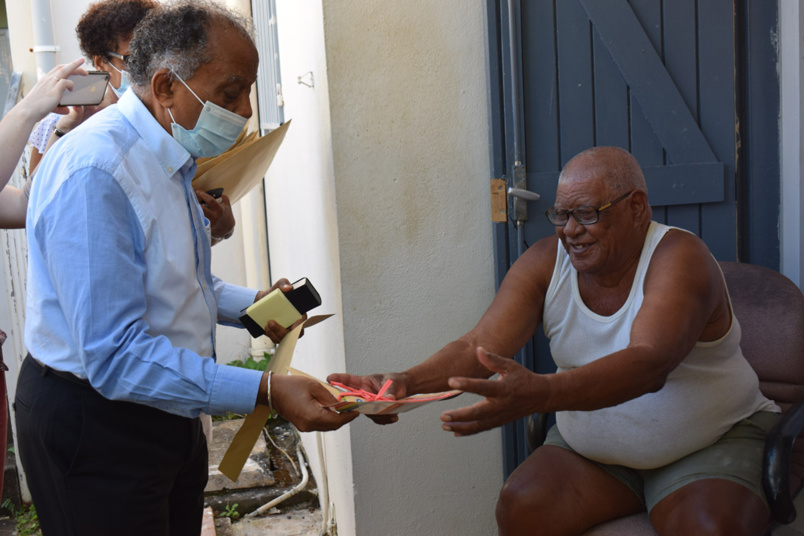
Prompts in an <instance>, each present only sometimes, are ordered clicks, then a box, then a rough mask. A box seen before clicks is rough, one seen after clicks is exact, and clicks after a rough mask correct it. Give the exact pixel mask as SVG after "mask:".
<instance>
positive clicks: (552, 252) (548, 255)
mask: <svg viewBox="0 0 804 536" xmlns="http://www.w3.org/2000/svg"><path fill="white" fill-rule="evenodd" d="M559 247H561V246H560V244H559V242H558V237H557V236H555V235H553V236H548V237H545V238H542V239H541V240H539V241H538V242H536V243H535V244H533V245H532V246H530V247H529V248H528V249H527V251H525V253H523V254H522V256H521V257H520V258H519V259H517V261H516V262H515V263H514V264H513V266H511V270H509V272H508V275H507V276H506V278H505V279H506V280H508V279H509V278H511V279H512V280H515V281H516V283H517V285H518V286H519V287H520V288H523V287H525V288H534V289H539V290H540V291H541V292H542V293H544V292H546V291H547V287H548V286H549V285H550V279H551V278H552V276H553V269H554V267H555V263H556V249H557V248H559Z"/></svg>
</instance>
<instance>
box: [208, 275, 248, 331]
mask: <svg viewBox="0 0 804 536" xmlns="http://www.w3.org/2000/svg"><path fill="white" fill-rule="evenodd" d="M212 282H213V284H214V285H215V297H216V299H217V302H218V322H219V323H221V324H225V325H231V326H236V327H243V325H242V324H241V323H240V315H241V314H242V311H243V309H245V308H246V307H248V306H249V305H251V304H252V303H254V298H256V297H257V291H256V290H254V289H250V288H247V287H241V286H238V285H232V284H230V283H224V282H223V281H221V280H220V279H218V278H217V277H215V276H212Z"/></svg>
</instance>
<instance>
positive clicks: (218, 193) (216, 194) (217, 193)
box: [201, 188, 223, 206]
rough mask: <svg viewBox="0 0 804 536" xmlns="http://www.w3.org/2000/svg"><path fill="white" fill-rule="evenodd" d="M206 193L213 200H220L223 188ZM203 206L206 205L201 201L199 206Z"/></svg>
mask: <svg viewBox="0 0 804 536" xmlns="http://www.w3.org/2000/svg"><path fill="white" fill-rule="evenodd" d="M206 193H207V195H210V196H212V198H213V199H220V198H221V196H222V195H223V188H213V189H211V190H207V192H206ZM218 203H220V201H218ZM205 205H206V203H205V202H204V201H201V206H205Z"/></svg>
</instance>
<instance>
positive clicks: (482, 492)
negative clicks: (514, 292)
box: [266, 0, 502, 536]
mask: <svg viewBox="0 0 804 536" xmlns="http://www.w3.org/2000/svg"><path fill="white" fill-rule="evenodd" d="M277 20H278V25H279V37H280V43H279V50H280V57H281V66H282V80H283V86H284V87H283V91H284V98H285V103H286V111H285V113H286V118H289V119H292V124H291V127H290V130H289V132H288V136H287V138H286V140H285V142H284V144H283V147H282V149H281V150H280V154H279V155H278V156H277V160H276V161H275V162H274V164H273V165H272V167H271V170H270V172H269V176H268V177H267V181H266V202H267V206H268V209H267V212H268V229H269V247H270V254H271V268H272V274H273V276H274V277H279V276H287V277H299V276H308V277H310V278H311V280H312V281H313V282H314V283H315V285H316V286H318V287H321V291H322V295H323V299H324V306H323V307H322V310H324V311H327V312H336V313H338V316H336V317H335V318H334V319H332V320H329V321H327V323H325V324H323V325H321V326H316V327H314V328H312V329H311V330H309V332H308V334H307V335H305V338H304V339H302V341H301V342H300V343H299V347H298V350H297V355H296V357H294V364H295V365H296V366H297V367H298V368H302V369H303V370H305V371H306V372H310V373H313V374H315V375H317V376H319V377H325V376H326V374H327V373H330V372H335V371H340V370H347V371H349V372H352V373H370V372H380V371H391V370H401V369H404V368H407V367H409V366H411V365H414V364H416V363H417V362H419V361H420V360H422V359H424V358H425V357H427V356H429V355H430V354H431V353H433V352H434V351H436V350H438V349H439V348H440V347H441V346H442V345H444V344H446V343H447V342H449V341H450V340H452V339H454V338H455V337H457V336H459V335H461V334H463V333H464V332H465V331H467V330H468V329H470V328H471V327H472V326H473V325H474V323H475V322H476V321H477V320H478V318H479V317H480V315H481V314H482V312H483V311H484V310H485V308H486V306H487V305H488V304H489V303H490V301H491V298H492V296H493V290H494V289H493V270H492V255H493V252H492V243H491V224H490V222H489V200H488V190H489V186H488V178H489V177H488V169H489V164H488V148H487V139H488V134H487V131H488V125H487V118H486V96H485V59H484V58H485V56H484V27H483V13H482V4H480V3H476V2H467V1H465V0H464V1H439V2H432V1H424V0H408V1H406V2H388V1H383V0H365V1H361V2H343V1H337V0H329V1H328V0H325V1H323V2H320V1H319V0H304V1H299V0H293V1H292V2H291V1H282V0H280V1H279V2H278V14H277ZM310 71H312V73H313V80H314V81H315V87H314V88H308V87H306V86H304V85H299V84H297V82H296V81H297V79H298V77H299V76H301V75H304V74H305V73H308V72H310ZM341 300H342V305H341ZM470 402H473V400H472V399H471V398H470V397H468V396H463V397H460V398H458V399H457V400H455V401H451V402H449V403H445V404H443V405H441V406H438V405H436V406H430V407H425V408H421V409H419V410H417V411H416V412H414V413H411V414H407V415H404V416H403V417H402V419H401V422H400V423H398V424H396V425H394V426H388V427H378V426H376V425H374V424H373V423H372V422H370V421H369V420H368V419H366V418H360V419H359V420H358V421H355V422H354V423H353V424H351V425H350V426H349V428H348V430H343V431H339V432H337V433H334V434H325V435H324V439H323V441H324V445H325V450H326V454H327V456H326V464H327V469H328V471H327V473H328V488H329V491H330V494H331V497H332V501H333V503H334V507H335V510H336V512H337V522H338V533H339V534H342V535H352V534H357V535H373V534H380V533H381V534H383V535H389V536H393V535H396V534H399V535H402V534H405V535H428V536H432V535H440V534H443V535H454V534H467V535H470V534H477V535H487V534H492V533H494V532H495V530H496V529H495V525H494V517H493V511H494V504H495V501H496V496H497V492H498V490H499V488H500V486H501V484H502V464H501V452H500V451H501V447H500V434H499V432H498V431H493V432H489V433H486V434H482V435H480V436H478V437H473V438H462V439H456V438H453V437H452V436H451V435H449V434H446V433H445V432H442V431H441V428H440V421H439V420H438V416H439V414H440V412H441V411H442V410H443V409H445V408H446V407H456V406H460V405H463V404H467V403H470ZM306 439H307V445H308V453H312V452H314V446H315V441H313V438H306ZM311 457H315V455H311ZM317 473H318V471H317ZM319 483H320V482H319Z"/></svg>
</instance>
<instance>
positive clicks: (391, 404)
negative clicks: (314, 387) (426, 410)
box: [288, 368, 463, 415]
mask: <svg viewBox="0 0 804 536" xmlns="http://www.w3.org/2000/svg"><path fill="white" fill-rule="evenodd" d="M288 372H289V373H290V374H291V375H294V376H304V377H307V378H310V379H312V380H315V381H317V382H319V383H320V384H321V385H323V386H324V387H325V388H326V389H327V390H328V391H329V392H330V393H332V396H333V397H335V399H337V402H335V403H334V404H331V405H329V406H327V407H328V408H330V409H331V410H333V411H337V412H338V413H343V412H346V411H356V412H358V413H362V414H364V415H390V414H393V413H404V412H405V411H410V410H412V409H415V408H418V407H421V406H423V405H425V404H429V403H430V402H438V401H439V400H448V399H450V398H454V397H456V396H458V395H459V394H461V393H462V392H463V391H459V390H457V389H456V390H452V391H443V392H440V393H422V394H418V395H411V396H408V397H405V398H400V399H398V400H395V399H390V398H387V397H386V396H384V395H385V393H386V392H387V391H388V389H389V388H390V387H391V383H392V382H391V380H388V381H387V382H385V384H384V385H383V386H382V388H381V389H380V390H379V391H378V392H377V393H370V392H368V391H364V390H362V389H354V388H352V387H348V386H346V385H343V384H341V383H337V382H333V384H332V385H330V384H328V383H326V382H323V381H321V380H319V379H318V378H316V377H314V376H311V375H309V374H307V373H304V372H301V371H299V370H296V369H294V368H289V369H288Z"/></svg>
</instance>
